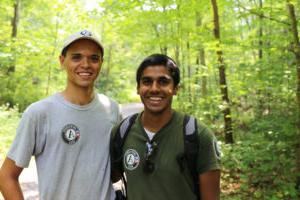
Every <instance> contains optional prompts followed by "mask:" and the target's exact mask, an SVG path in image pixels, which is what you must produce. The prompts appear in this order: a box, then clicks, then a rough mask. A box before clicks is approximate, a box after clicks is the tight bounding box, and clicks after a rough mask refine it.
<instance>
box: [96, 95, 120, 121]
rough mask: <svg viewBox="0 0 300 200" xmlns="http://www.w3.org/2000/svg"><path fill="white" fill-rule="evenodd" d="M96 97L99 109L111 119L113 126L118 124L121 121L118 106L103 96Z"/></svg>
mask: <svg viewBox="0 0 300 200" xmlns="http://www.w3.org/2000/svg"><path fill="white" fill-rule="evenodd" d="M97 96H98V101H99V103H100V105H101V107H102V108H103V109H104V111H105V113H107V114H108V115H109V116H110V117H111V118H112V121H114V124H116V123H117V122H119V121H120V120H121V114H120V107H119V104H118V103H117V102H116V101H115V100H113V99H111V98H109V97H107V96H106V95H104V94H97Z"/></svg>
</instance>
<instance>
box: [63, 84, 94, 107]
mask: <svg viewBox="0 0 300 200" xmlns="http://www.w3.org/2000/svg"><path fill="white" fill-rule="evenodd" d="M61 94H62V95H63V97H64V98H65V99H66V100H67V101H69V102H71V103H73V104H76V105H86V104H88V103H90V102H91V101H92V100H93V99H94V88H88V89H87V88H83V89H78V88H77V89H76V90H74V89H72V88H70V87H68V86H67V87H66V89H65V90H64V91H62V93H61Z"/></svg>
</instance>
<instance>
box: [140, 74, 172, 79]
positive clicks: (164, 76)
mask: <svg viewBox="0 0 300 200" xmlns="http://www.w3.org/2000/svg"><path fill="white" fill-rule="evenodd" d="M155 78H156V79H160V78H166V79H172V77H171V76H170V75H168V74H165V75H162V76H158V77H151V76H142V78H141V79H155Z"/></svg>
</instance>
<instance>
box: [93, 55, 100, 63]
mask: <svg viewBox="0 0 300 200" xmlns="http://www.w3.org/2000/svg"><path fill="white" fill-rule="evenodd" d="M91 61H92V62H93V63H97V62H100V56H98V55H92V56H91Z"/></svg>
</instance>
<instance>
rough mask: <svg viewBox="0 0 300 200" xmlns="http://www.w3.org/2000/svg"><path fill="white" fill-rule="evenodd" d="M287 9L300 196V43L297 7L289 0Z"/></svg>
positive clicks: (297, 184) (297, 186)
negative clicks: (294, 80)
mask: <svg viewBox="0 0 300 200" xmlns="http://www.w3.org/2000/svg"><path fill="white" fill-rule="evenodd" d="M286 4H287V9H288V12H289V17H290V21H291V27H290V30H291V33H292V35H293V40H294V41H293V44H294V47H293V53H294V54H295V58H296V60H295V63H296V71H297V90H296V97H297V105H298V112H297V115H298V118H297V132H296V133H297V137H296V138H298V141H297V144H296V170H297V172H296V174H297V182H296V188H297V191H298V196H300V192H299V191H300V43H299V37H298V28H297V19H296V14H295V8H294V5H293V4H292V3H290V1H289V0H287V1H286Z"/></svg>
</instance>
